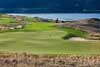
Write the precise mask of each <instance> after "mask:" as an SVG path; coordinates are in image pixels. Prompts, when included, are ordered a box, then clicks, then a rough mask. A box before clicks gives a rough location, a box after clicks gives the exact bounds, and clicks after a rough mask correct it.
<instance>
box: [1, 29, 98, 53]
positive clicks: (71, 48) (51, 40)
mask: <svg viewBox="0 0 100 67" xmlns="http://www.w3.org/2000/svg"><path fill="white" fill-rule="evenodd" d="M64 34H66V32H64V31H59V30H56V31H41V32H40V31H37V32H8V33H1V34H0V51H3V52H18V53H21V52H27V53H32V54H74V55H76V54H78V55H83V54H84V55H87V54H100V45H99V44H100V41H93V42H92V41H87V42H81V41H68V40H63V39H62V36H63V35H64Z"/></svg>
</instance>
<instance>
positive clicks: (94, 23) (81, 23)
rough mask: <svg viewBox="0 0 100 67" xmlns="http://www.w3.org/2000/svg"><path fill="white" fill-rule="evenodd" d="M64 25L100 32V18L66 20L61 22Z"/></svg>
mask: <svg viewBox="0 0 100 67" xmlns="http://www.w3.org/2000/svg"><path fill="white" fill-rule="evenodd" d="M61 26H62V27H71V28H75V29H79V30H83V31H86V32H89V33H90V32H94V33H100V19H98V18H90V19H84V20H77V21H73V22H70V21H68V22H66V23H63V24H61Z"/></svg>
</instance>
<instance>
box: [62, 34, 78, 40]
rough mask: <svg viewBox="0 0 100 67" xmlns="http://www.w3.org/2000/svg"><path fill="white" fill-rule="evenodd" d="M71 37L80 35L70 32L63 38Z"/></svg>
mask: <svg viewBox="0 0 100 67" xmlns="http://www.w3.org/2000/svg"><path fill="white" fill-rule="evenodd" d="M71 37H80V36H78V35H77V34H75V33H68V34H67V35H65V36H64V37H63V39H69V38H71Z"/></svg>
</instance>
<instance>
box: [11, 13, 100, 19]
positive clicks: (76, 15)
mask: <svg viewBox="0 0 100 67" xmlns="http://www.w3.org/2000/svg"><path fill="white" fill-rule="evenodd" d="M9 15H18V16H28V17H40V18H46V19H53V20H55V19H57V18H58V19H59V20H65V21H66V20H67V21H71V20H80V19H88V18H99V19H100V13H46V14H45V13H44V14H43V13H42V14H17V13H16V14H13V13H10V14H9Z"/></svg>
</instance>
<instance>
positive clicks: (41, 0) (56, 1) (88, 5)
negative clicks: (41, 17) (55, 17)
mask: <svg viewBox="0 0 100 67" xmlns="http://www.w3.org/2000/svg"><path fill="white" fill-rule="evenodd" d="M99 4H100V0H0V12H5V13H6V12H8V13H9V12H10V13H13V12H14V13H99V12H100V7H99Z"/></svg>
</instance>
